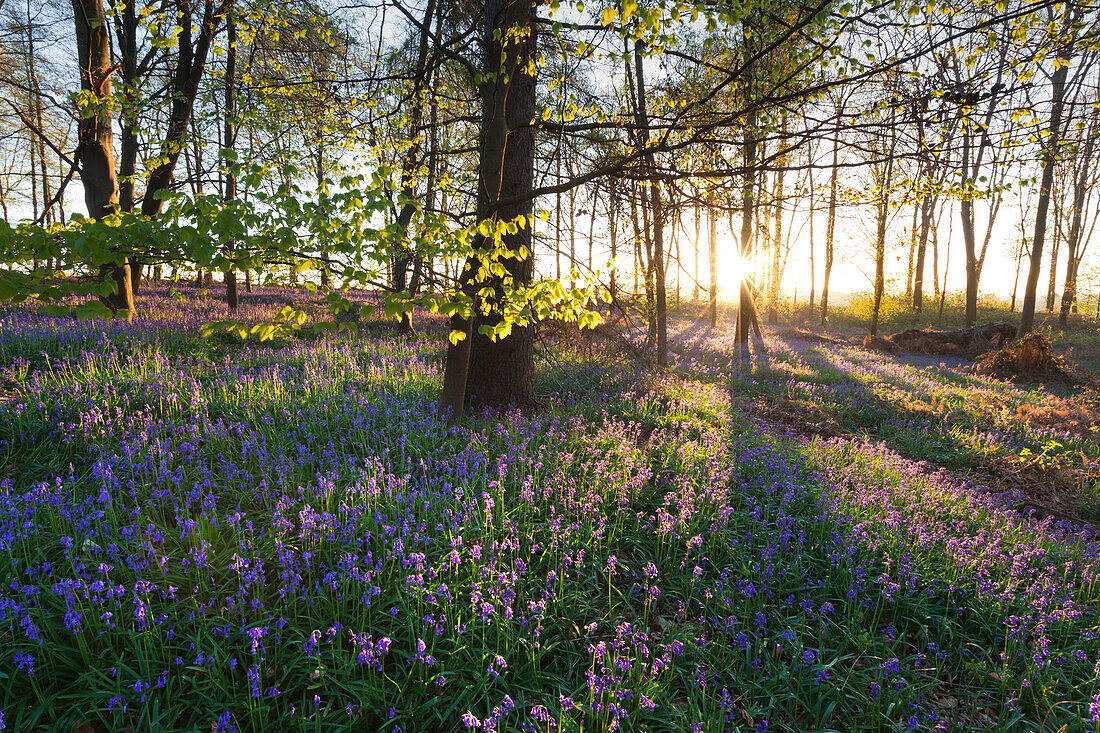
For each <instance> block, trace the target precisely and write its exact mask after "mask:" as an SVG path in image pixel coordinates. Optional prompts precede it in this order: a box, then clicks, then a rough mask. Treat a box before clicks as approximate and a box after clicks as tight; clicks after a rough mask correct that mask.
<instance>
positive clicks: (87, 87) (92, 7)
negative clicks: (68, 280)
mask: <svg viewBox="0 0 1100 733" xmlns="http://www.w3.org/2000/svg"><path fill="white" fill-rule="evenodd" d="M73 17H74V19H75V23H76V47H77V55H78V57H79V60H80V88H81V90H82V91H86V92H90V93H91V94H92V95H93V96H94V97H95V98H96V99H98V100H107V99H110V98H111V49H110V42H109V39H108V37H107V19H106V17H105V16H104V13H103V0H73ZM98 110H99V111H97V112H96V113H95V114H92V115H89V116H88V117H83V116H82V117H81V119H80V123H79V126H78V131H79V135H80V145H81V146H82V154H81V163H82V166H81V171H80V180H81V182H82V183H83V184H84V202H85V204H86V205H87V207H88V216H90V217H92V218H93V219H102V218H103V217H105V216H108V215H109V214H112V213H114V212H116V211H117V210H118V177H117V175H116V173H115V153H114V132H113V130H112V128H111V117H110V115H109V114H108V113H107V111H106V110H105V109H103V108H98ZM99 274H100V277H101V278H109V279H110V280H111V281H113V282H114V283H115V292H114V293H112V294H111V295H107V296H104V297H103V298H102V301H103V303H104V305H106V306H107V307H108V308H110V309H111V311H112V312H113V313H115V314H116V315H120V316H122V317H125V318H127V319H131V318H133V317H134V315H135V309H134V292H133V289H132V288H131V287H130V266H129V263H128V261H127V259H126V257H125V255H124V254H122V253H117V254H116V258H115V261H114V262H109V263H107V264H105V265H103V266H102V267H101V268H100V271H99Z"/></svg>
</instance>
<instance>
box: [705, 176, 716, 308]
mask: <svg viewBox="0 0 1100 733" xmlns="http://www.w3.org/2000/svg"><path fill="white" fill-rule="evenodd" d="M707 229H708V232H707V234H708V235H709V236H708V237H707V239H708V240H709V247H708V248H707V258H708V259H709V260H710V262H709V265H710V268H709V269H710V291H709V292H708V293H707V295H708V296H709V297H708V299H707V300H708V303H707V311H708V312H709V314H710V327H711V328H714V327H715V326H717V325H718V214H717V213H716V212H715V210H714V192H713V191H712V192H711V193H710V194H708V196H707Z"/></svg>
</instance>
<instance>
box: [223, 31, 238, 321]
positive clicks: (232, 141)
mask: <svg viewBox="0 0 1100 733" xmlns="http://www.w3.org/2000/svg"><path fill="white" fill-rule="evenodd" d="M226 25H227V31H228V34H227V38H226V40H227V45H228V47H229V48H228V50H227V52H226V55H225V110H224V112H225V140H224V143H225V148H226V150H229V151H230V156H229V159H227V160H226V162H225V164H226V165H225V167H226V170H225V191H224V192H223V198H224V200H225V202H226V203H229V202H230V201H232V200H233V199H235V198H237V177H236V176H235V175H233V171H232V170H231V166H232V164H233V157H234V156H233V155H232V152H233V151H235V150H236V147H237V128H236V115H237V90H236V83H237V22H236V18H234V17H233V16H232V14H230V16H229V17H228V18H226ZM225 249H226V252H227V254H228V255H229V259H230V263H229V266H228V267H226V269H225V305H226V307H227V308H228V309H229V311H230V312H231V313H236V312H237V305H238V302H237V301H238V299H237V266H236V263H235V262H233V258H234V257H235V256H236V249H237V247H236V243H235V242H234V241H233V240H229V241H228V242H226V245H225Z"/></svg>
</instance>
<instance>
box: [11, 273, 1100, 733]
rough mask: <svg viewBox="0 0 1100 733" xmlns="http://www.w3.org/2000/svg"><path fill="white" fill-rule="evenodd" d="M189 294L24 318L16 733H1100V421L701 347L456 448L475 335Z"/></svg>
mask: <svg viewBox="0 0 1100 733" xmlns="http://www.w3.org/2000/svg"><path fill="white" fill-rule="evenodd" d="M180 290H181V292H182V296H183V297H182V298H176V297H174V296H172V294H171V291H169V290H167V289H165V288H153V289H152V290H151V291H150V292H149V293H146V294H144V295H143V296H141V303H140V304H141V308H142V310H143V316H142V317H141V318H140V319H139V320H138V321H137V322H135V323H134V324H124V323H105V322H91V323H78V322H73V321H71V320H68V319H61V318H49V317H45V316H42V315H39V314H36V313H34V312H31V311H29V310H11V311H7V312H5V313H3V314H0V390H2V392H3V394H4V398H3V399H2V400H0V550H3V555H0V557H3V559H2V560H0V636H2V637H3V639H4V643H3V644H2V645H0V716H2V717H0V722H2V724H3V725H4V726H5V727H6V729H7V730H14V731H38V730H41V731H57V730H60V731H70V732H73V731H79V732H80V733H108V732H114V731H124V730H135V731H137V730H187V731H193V730H201V731H203V733H205V732H206V731H230V730H238V731H264V730H280V731H281V730H309V731H321V730H323V731H341V730H370V731H376V730H379V731H398V730H401V731H404V733H412V732H413V731H462V730H473V729H477V730H482V731H494V730H495V731H505V730H509V731H512V730H514V731H546V732H547V733H549V732H550V731H554V732H555V733H556V732H557V731H570V732H574V731H576V732H579V731H604V730H612V729H622V730H631V731H653V732H656V731H670V732H671V731H688V730H698V731H763V730H773V731H775V730H783V731H807V730H835V731H883V730H899V731H900V730H944V731H948V730H958V731H963V730H966V731H970V730H990V731H1011V730H1019V731H1031V730H1049V731H1056V730H1096V729H1097V720H1098V719H1100V690H1098V688H1097V671H1096V670H1097V666H1098V661H1100V636H1098V633H1097V624H1098V618H1097V601H1098V594H1100V582H1098V581H1100V564H1098V562H1097V558H1098V556H1100V540H1098V539H1097V537H1096V535H1095V533H1094V531H1093V529H1092V528H1091V526H1090V524H1091V523H1092V522H1094V521H1095V520H1096V519H1097V517H1100V508H1098V507H1100V503H1098V501H1097V498H1096V487H1095V483H1094V482H1093V481H1091V478H1090V477H1091V474H1090V473H1089V472H1090V471H1091V467H1092V466H1093V465H1094V464H1095V462H1096V459H1097V457H1098V456H1100V450H1098V448H1097V442H1096V440H1095V431H1094V430H1093V428H1094V425H1095V422H1094V417H1093V416H1094V412H1093V402H1092V401H1091V398H1090V396H1089V394H1090V393H1089V392H1088V391H1087V390H1086V389H1083V388H1078V387H1060V388H1054V387H1052V386H1049V385H1041V384H1032V385H1027V384H1013V383H1010V382H1004V381H999V380H994V379H991V378H988V377H978V376H975V375H973V374H969V373H967V372H966V371H965V365H964V364H962V363H955V362H952V363H948V362H945V361H943V360H937V359H928V358H921V357H904V358H895V357H887V356H883V355H881V354H874V353H870V352H866V351H863V350H862V349H859V348H857V347H855V346H848V345H835V344H822V343H814V342H807V341H802V340H796V339H790V338H783V337H780V336H779V335H777V334H774V333H770V334H766V339H765V345H766V347H767V349H766V352H759V353H758V354H754V355H753V356H752V358H751V359H750V360H749V362H748V363H747V364H746V363H744V362H742V361H741V359H740V358H738V357H736V356H735V355H734V353H733V351H732V349H731V347H732V333H731V331H730V329H728V328H725V327H720V328H719V329H716V330H714V331H711V330H710V329H706V328H705V327H701V326H700V325H699V324H698V322H697V321H694V320H693V319H691V318H689V317H684V318H682V319H675V320H674V322H673V329H672V330H673V332H674V333H673V340H672V348H673V353H674V360H673V364H672V367H671V368H670V369H669V370H665V371H658V370H653V369H650V368H648V367H647V366H646V365H645V364H644V363H639V362H638V361H637V360H634V359H628V358H623V357H621V356H620V357H616V356H613V355H611V354H609V353H608V351H607V350H605V349H603V348H602V347H600V348H596V347H593V348H589V349H584V348H582V349H575V350H570V349H565V348H562V346H560V345H557V346H555V345H552V344H543V346H542V348H541V349H540V351H541V353H542V358H541V360H540V366H539V372H538V376H537V384H536V386H537V388H538V390H539V392H540V393H541V394H542V395H543V396H544V397H545V398H546V401H547V407H546V409H545V410H543V411H542V412H539V413H537V414H526V413H519V412H510V413H507V414H490V413H482V414H477V415H471V416H468V417H467V418H466V419H465V420H464V422H463V423H462V424H460V425H453V426H449V425H446V424H442V423H440V421H439V420H438V418H437V417H436V414H435V402H436V399H437V396H438V391H439V387H440V381H441V360H442V353H443V348H442V330H443V328H444V326H443V324H442V322H439V321H435V322H433V321H431V320H428V321H422V324H423V325H424V326H425V327H424V328H423V329H422V335H421V336H419V337H418V338H416V339H413V340H411V341H403V340H399V339H397V338H396V337H395V335H394V333H393V332H392V330H391V329H390V328H389V327H386V326H384V325H380V324H363V327H362V328H361V329H359V330H358V331H357V332H354V333H351V334H342V335H328V336H325V337H322V338H302V339H287V340H282V341H278V342H276V343H274V344H272V343H266V344H252V343H239V342H235V341H233V340H231V339H227V338H209V339H203V338H201V337H200V336H199V334H198V329H199V326H200V325H201V324H202V323H204V322H207V321H212V320H218V319H221V318H223V317H224V310H223V307H222V306H221V305H220V303H219V302H218V301H217V299H216V297H209V298H208V297H206V295H205V294H203V293H202V292H201V291H192V290H189V289H185V288H181V289H180ZM212 295H216V293H214V292H213V291H212ZM302 297H304V296H301V295H298V294H295V293H293V292H291V291H284V290H277V289H270V290H264V291H262V292H260V291H259V290H258V291H257V293H256V294H254V295H251V296H248V297H246V298H244V299H243V307H244V316H245V317H246V318H265V317H266V318H270V317H272V316H273V315H274V314H275V313H276V312H278V310H279V309H280V308H281V307H282V306H283V305H284V304H285V303H286V302H287V301H289V300H295V301H297V300H299V299H300V298H302ZM998 467H999V468H998ZM1001 469H1003V470H1005V471H1008V472H1016V473H1017V474H1019V475H1025V476H1026V477H1027V478H1026V480H1024V482H1023V484H1022V485H1019V486H1018V485H1016V484H1014V483H1012V482H1011V481H1009V480H1007V479H1004V480H1001V479H999V478H998V479H997V480H996V481H995V480H994V478H997V476H996V473H995V471H996V470H1001ZM1030 471H1041V472H1045V473H1042V474H1041V475H1042V476H1043V477H1045V478H1044V479H1043V481H1046V482H1048V483H1051V484H1053V483H1055V479H1054V477H1056V476H1064V477H1065V478H1064V483H1063V484H1058V486H1057V490H1056V491H1054V492H1053V493H1052V494H1051V495H1050V496H1043V495H1039V494H1038V492H1037V491H1035V490H1031V489H1028V486H1030V484H1033V483H1034V484H1037V483H1041V482H1039V481H1037V480H1034V479H1033V478H1031V474H1030V473H1028V472H1030ZM1059 480H1061V479H1059Z"/></svg>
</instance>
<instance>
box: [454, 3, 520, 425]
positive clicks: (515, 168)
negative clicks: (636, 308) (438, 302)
mask: <svg viewBox="0 0 1100 733" xmlns="http://www.w3.org/2000/svg"><path fill="white" fill-rule="evenodd" d="M483 12H484V19H483V29H484V49H485V54H484V58H483V69H484V74H485V78H484V79H483V81H482V83H481V89H480V92H481V104H482V112H481V131H480V136H479V152H480V155H479V163H478V205H477V210H478V220H479V221H491V220H504V221H508V220H511V219H514V218H515V217H517V216H519V215H524V216H525V217H527V224H526V225H525V226H523V227H520V228H519V230H518V231H517V233H516V234H514V235H508V236H506V237H505V239H504V246H505V247H507V248H508V249H509V250H510V251H512V252H514V253H517V256H516V257H513V258H509V259H507V260H504V261H503V262H502V264H504V265H505V268H506V269H507V271H508V274H509V278H508V279H510V280H511V281H512V284H514V285H516V286H522V285H526V284H529V283H530V282H531V281H532V278H533V276H534V256H533V252H532V246H531V245H532V238H531V224H530V217H531V211H532V207H533V202H532V201H531V200H530V199H527V200H525V201H524V202H523V203H520V204H514V205H509V206H503V207H502V206H500V205H499V204H498V201H500V199H502V198H504V197H508V196H517V195H522V194H526V193H530V191H531V190H532V186H533V184H534V160H535V134H534V128H533V127H532V126H531V124H530V123H531V120H532V119H534V117H535V75H534V73H533V72H529V71H528V64H529V62H533V60H534V59H533V57H534V53H535V35H536V34H535V26H534V24H533V23H532V20H533V19H534V14H535V5H534V0H489V2H487V3H486V5H485V9H484V11H483ZM513 28H514V29H517V30H519V31H520V34H519V36H515V35H512V34H510V33H509V30H510V29H513ZM502 57H503V59H504V61H503V68H502V64H501V59H502ZM530 68H532V69H533V68H534V65H533V64H532V65H531V67H530ZM482 244H483V243H482ZM521 250H525V255H526V256H525V257H520V256H518V253H519V252H520V251H521ZM479 267H480V262H479V260H478V258H476V257H475V258H471V260H470V261H468V262H467V263H466V266H465V267H464V269H463V273H462V275H461V283H462V286H463V288H464V290H465V291H466V293H467V295H471V296H473V295H474V291H476V290H480V289H482V288H484V287H489V288H492V289H493V290H494V291H495V293H497V294H498V295H499V294H500V293H501V292H502V291H503V289H504V288H505V287H506V286H507V285H508V283H507V282H505V281H504V280H503V279H501V278H495V277H494V278H492V279H490V280H489V281H488V282H485V283H476V284H475V283H474V278H475V277H476V274H477V271H478V269H479ZM486 305H492V304H491V303H486ZM480 306H481V302H480V301H479V300H478V299H476V298H475V302H474V310H473V314H472V316H471V317H470V318H464V317H462V316H460V315H457V314H456V315H455V316H453V317H452V318H451V328H452V330H456V331H459V332H464V333H466V334H467V336H466V338H464V339H462V340H461V341H459V342H458V343H457V344H450V345H449V346H448V348H447V363H446V368H445V370H444V374H443V393H442V395H441V398H440V410H441V412H443V413H444V414H449V415H450V417H451V418H452V419H457V417H458V416H459V415H461V414H462V411H463V409H464V408H466V407H477V406H482V405H484V406H490V407H497V406H504V405H524V404H533V403H535V402H536V401H537V400H536V398H535V393H534V385H533V376H534V333H533V329H532V327H531V326H523V327H518V326H517V327H513V329H512V333H511V335H509V336H508V337H507V338H503V339H500V340H498V341H495V342H494V341H491V340H490V339H489V337H487V336H485V335H482V334H480V333H478V332H477V331H478V329H477V325H478V322H479V321H480V320H482V319H483V318H484V319H485V320H484V322H485V324H486V325H493V324H494V322H495V319H499V317H500V316H499V315H497V314H495V313H490V314H489V315H488V316H483V315H479V310H480Z"/></svg>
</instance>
